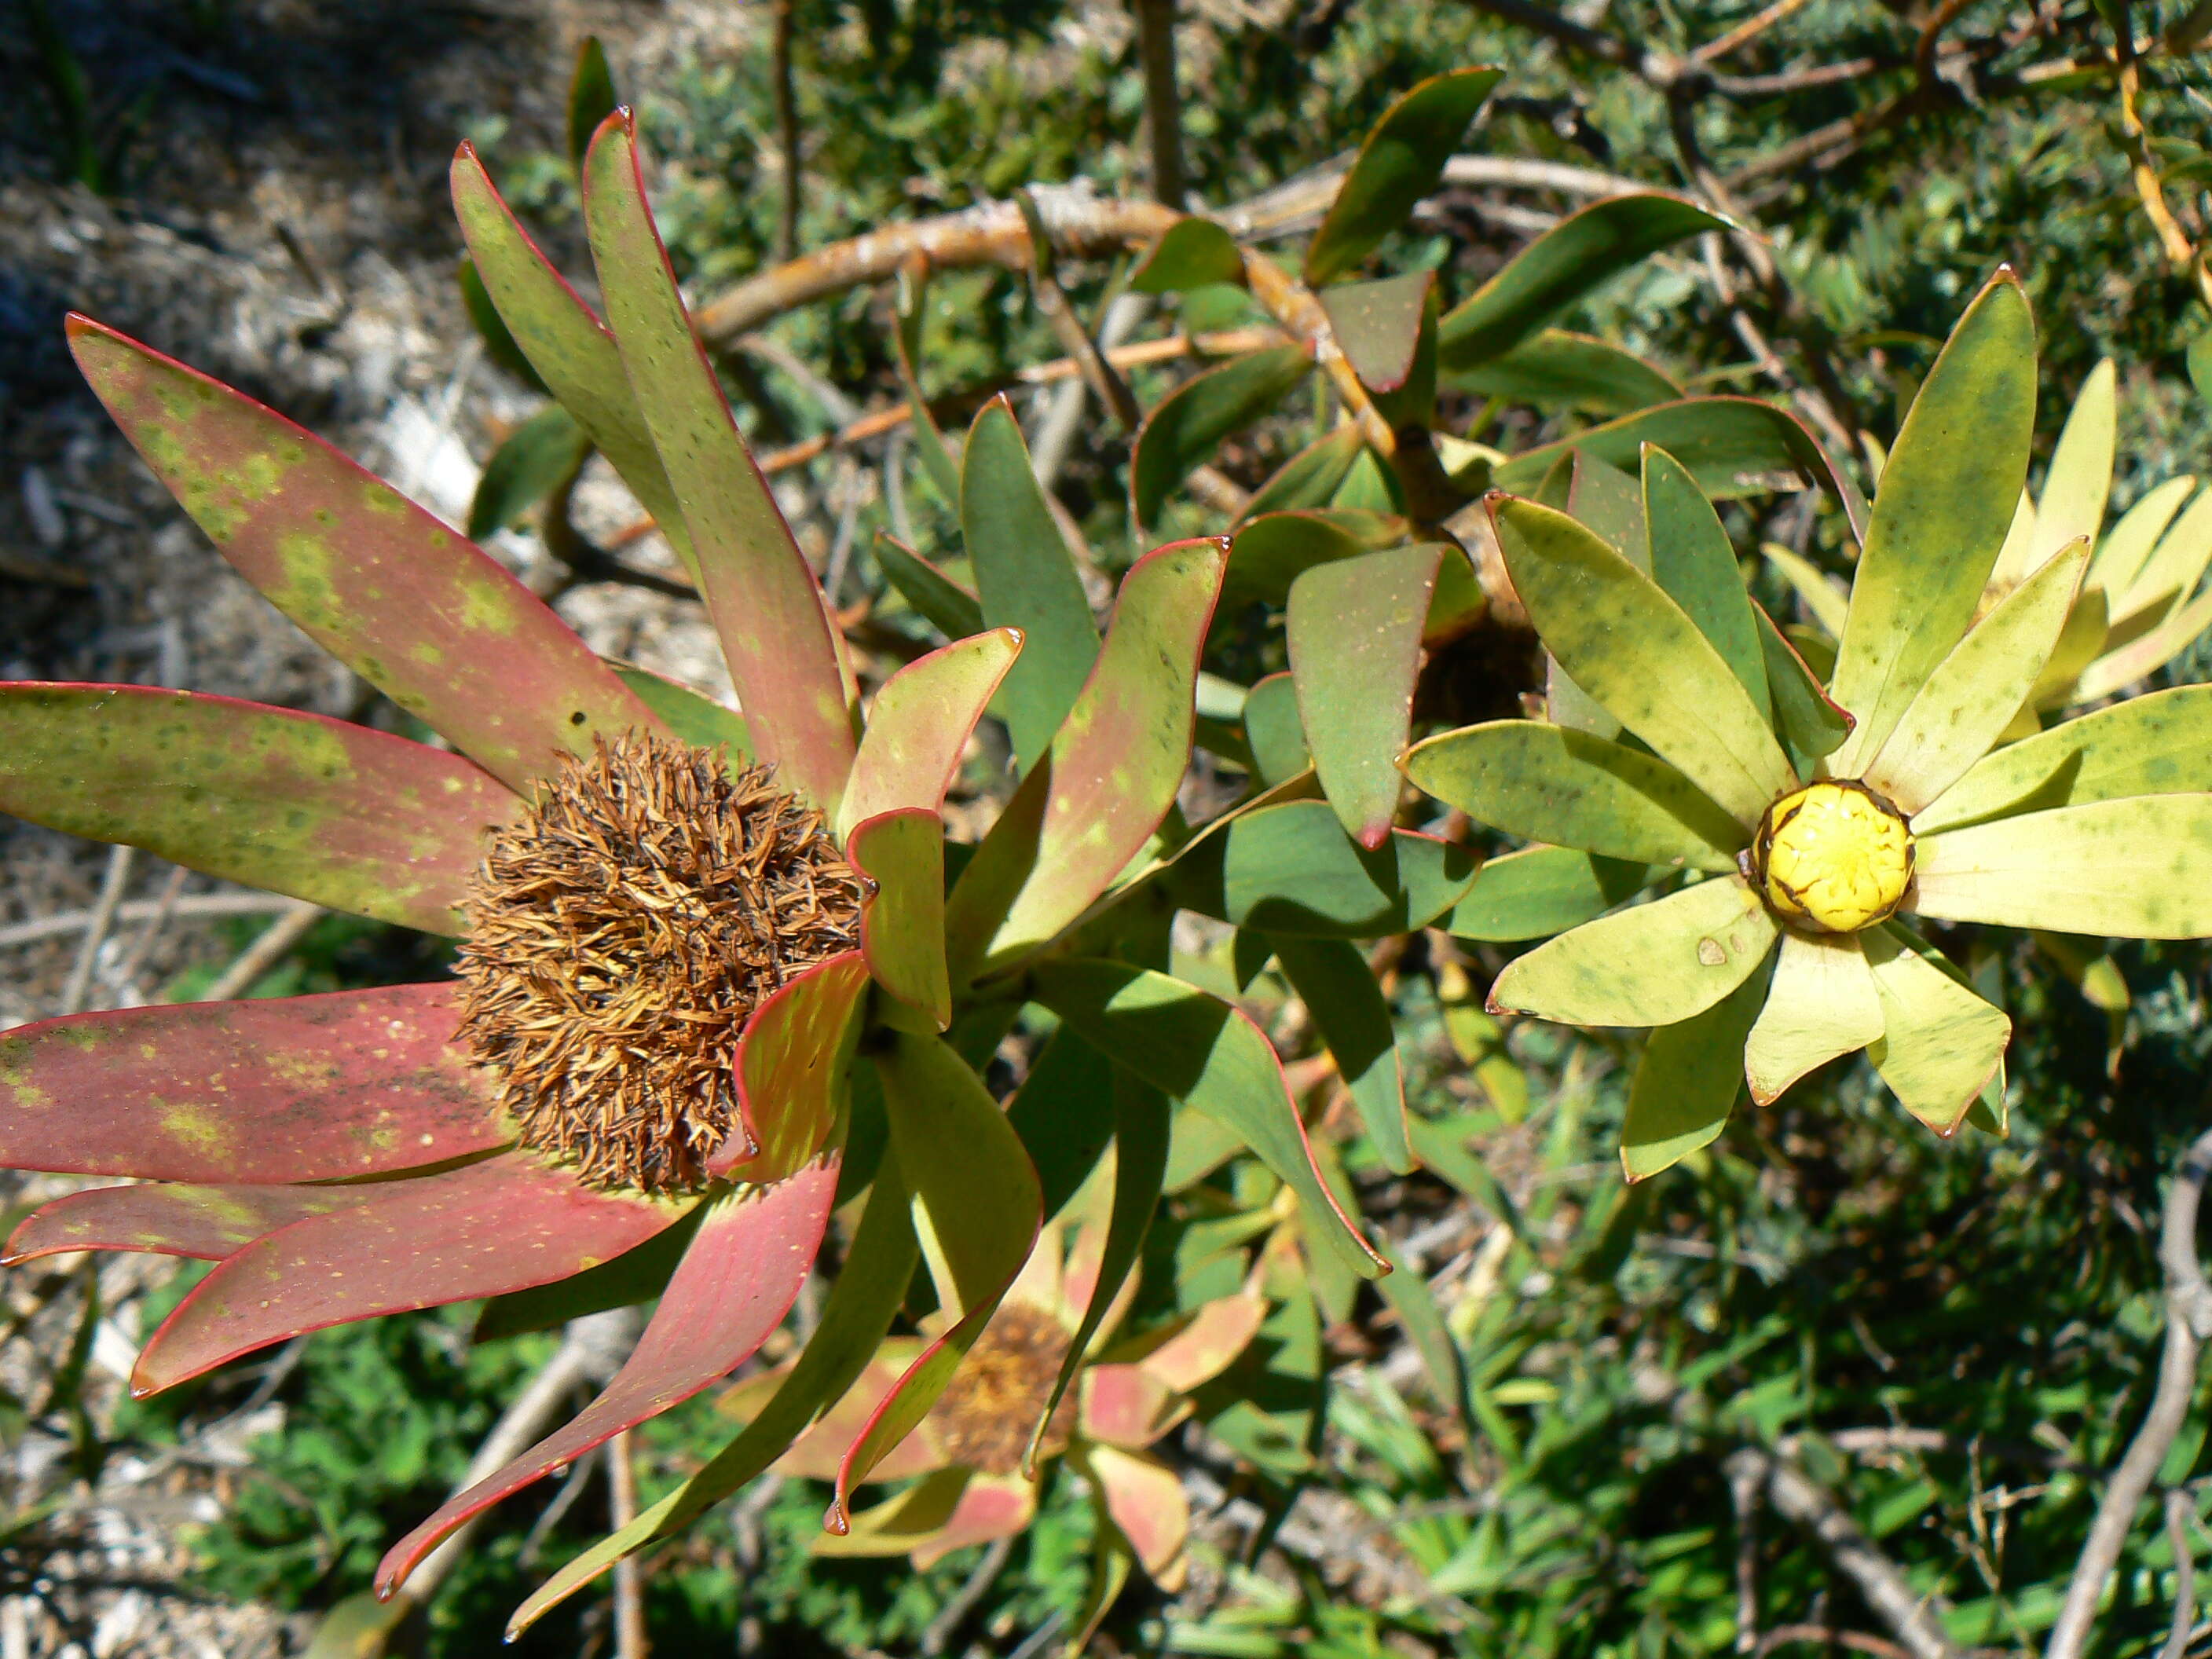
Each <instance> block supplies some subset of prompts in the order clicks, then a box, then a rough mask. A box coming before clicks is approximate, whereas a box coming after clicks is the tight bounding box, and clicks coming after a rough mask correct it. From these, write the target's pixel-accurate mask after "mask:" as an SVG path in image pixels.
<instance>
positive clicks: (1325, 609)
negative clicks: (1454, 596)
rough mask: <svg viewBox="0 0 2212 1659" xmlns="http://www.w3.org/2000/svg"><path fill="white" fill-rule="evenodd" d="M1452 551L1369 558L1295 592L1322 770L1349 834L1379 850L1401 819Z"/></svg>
mask: <svg viewBox="0 0 2212 1659" xmlns="http://www.w3.org/2000/svg"><path fill="white" fill-rule="evenodd" d="M1444 552H1445V550H1444V548H1443V546H1442V545H1440V544H1436V543H1429V544H1421V545H1417V546H1413V547H1396V548H1392V549H1391V550H1389V551H1388V552H1384V553H1368V554H1363V555H1362V556H1360V557H1358V558H1356V559H1342V560H1339V561H1337V562H1334V563H1330V564H1323V565H1316V566H1315V567H1314V568H1312V569H1310V570H1309V571H1307V572H1306V573H1305V574H1304V575H1302V576H1300V577H1299V578H1298V579H1297V580H1296V581H1294V582H1292V583H1291V606H1290V617H1289V621H1288V623H1287V632H1288V635H1289V641H1290V651H1291V681H1292V683H1293V684H1296V686H1297V692H1298V718H1299V720H1300V721H1301V722H1302V723H1303V724H1304V727H1305V733H1306V742H1307V744H1308V745H1309V746H1310V748H1311V749H1312V750H1313V757H1314V770H1315V771H1316V773H1318V774H1319V775H1320V776H1321V785H1322V790H1323V791H1324V792H1325V793H1327V794H1328V804H1329V805H1331V806H1334V808H1335V809H1336V816H1337V817H1338V819H1339V820H1340V822H1341V823H1343V825H1344V828H1345V832H1346V834H1347V835H1350V836H1353V837H1355V838H1356V839H1357V840H1358V842H1359V844H1360V845H1361V846H1362V847H1364V848H1368V849H1369V850H1370V852H1371V851H1373V850H1374V849H1375V848H1378V847H1380V846H1382V844H1383V841H1384V840H1385V839H1386V838H1387V837H1388V836H1389V833H1390V822H1391V820H1392V819H1393V818H1394V817H1396V815H1397V811H1398V791H1399V789H1400V787H1401V785H1402V783H1403V781H1404V780H1403V779H1402V778H1401V776H1400V775H1399V772H1398V756H1399V754H1400V752H1401V750H1403V749H1404V748H1405V747H1406V739H1407V732H1408V731H1409V729H1410V726H1411V723H1412V720H1413V678H1414V676H1415V675H1416V674H1417V673H1418V672H1419V670H1420V665H1421V629H1422V625H1423V623H1425V620H1426V619H1427V617H1428V614H1429V596H1430V595H1431V593H1432V592H1434V591H1435V589H1436V585H1437V567H1438V566H1439V565H1440V564H1441V563H1442V562H1443V555H1444Z"/></svg>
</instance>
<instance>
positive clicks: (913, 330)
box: [891, 259, 975, 639]
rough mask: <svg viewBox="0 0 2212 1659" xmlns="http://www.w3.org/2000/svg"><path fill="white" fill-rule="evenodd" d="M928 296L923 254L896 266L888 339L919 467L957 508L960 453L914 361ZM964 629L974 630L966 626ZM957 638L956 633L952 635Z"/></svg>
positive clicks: (927, 266)
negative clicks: (948, 439)
mask: <svg viewBox="0 0 2212 1659" xmlns="http://www.w3.org/2000/svg"><path fill="white" fill-rule="evenodd" d="M928 300H929V264H928V261H927V260H926V259H919V260H909V261H908V263H907V264H904V265H902V266H901V267H900V270H899V274H898V280H897V282H896V283H895V284H894V285H893V287H892V290H891V308H892V321H893V323H894V326H893V328H892V330H891V343H892V345H893V346H895V347H896V349H897V356H898V374H899V385H900V386H901V388H902V390H903V391H904V392H906V403H907V409H908V412H909V413H910V414H911V415H912V416H913V427H914V443H915V450H916V452H917V453H919V454H920V455H921V465H922V470H923V471H926V472H927V473H928V474H929V480H930V482H931V483H933V484H935V485H936V486H937V491H938V494H939V495H942V496H944V497H945V505H946V506H947V507H953V508H956V509H957V507H958V506H959V504H960V458H959V457H958V456H957V455H955V454H954V453H952V447H951V444H949V443H947V442H946V441H945V433H944V431H943V430H942V429H941V428H939V426H938V424H937V416H935V415H933V414H932V413H931V412H930V408H929V399H928V398H926V397H924V396H923V395H922V392H921V372H920V370H919V369H918V368H917V367H916V365H917V364H918V363H919V362H920V361H921V327H922V322H923V319H924V318H925V317H926V316H927V303H928ZM960 632H962V633H973V632H975V629H962V630H960ZM953 637H954V638H955V639H957V638H958V637H959V634H958V633H955V634H954V635H953Z"/></svg>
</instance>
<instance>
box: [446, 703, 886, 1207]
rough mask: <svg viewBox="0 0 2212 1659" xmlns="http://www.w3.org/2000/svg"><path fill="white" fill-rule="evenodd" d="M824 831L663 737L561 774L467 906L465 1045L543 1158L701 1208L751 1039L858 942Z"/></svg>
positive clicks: (762, 780)
mask: <svg viewBox="0 0 2212 1659" xmlns="http://www.w3.org/2000/svg"><path fill="white" fill-rule="evenodd" d="M468 915H469V933H468V937H467V939H465V941H464V942H463V944H462V945H461V949H460V957H459V963H458V964H457V967H456V971H457V972H458V973H459V975H460V979H461V981H462V992H461V999H460V1001H461V1035H462V1036H463V1038H464V1040H465V1041H466V1042H467V1043H468V1044H469V1046H470V1048H471V1051H472V1052H473V1054H474V1055H475V1057H476V1059H477V1060H478V1061H479V1062H480V1063H481V1064H483V1065H485V1066H489V1067H491V1068H492V1069H493V1070H494V1071H495V1073H497V1074H498V1077H499V1079H500V1091H501V1103H502V1104H503V1105H504V1107H505V1108H506V1109H507V1112H508V1114H509V1115H511V1116H512V1117H513V1119H514V1121H515V1124H516V1127H517V1128H518V1130H519V1131H520V1138H521V1139H522V1142H523V1144H524V1145H526V1146H531V1147H533V1148H535V1149H537V1150H538V1151H540V1152H545V1153H548V1154H550V1155H551V1156H553V1157H555V1158H560V1159H562V1160H564V1161H566V1162H568V1163H570V1164H574V1166H575V1168H576V1170H577V1173H578V1176H579V1177H580V1179H581V1180H582V1181H584V1182H586V1183H588V1184H590V1185H593V1186H599V1187H627V1188H633V1189H635V1190H637V1191H641V1192H647V1193H659V1192H670V1191H676V1192H681V1191H687V1190H690V1189H694V1188H697V1187H698V1186H700V1185H701V1184H702V1182H703V1181H704V1179H705V1176H704V1173H703V1170H702V1160H703V1159H704V1158H706V1156H707V1155H708V1153H709V1152H713V1151H714V1148H715V1147H716V1146H720V1144H721V1142H722V1141H723V1139H725V1138H726V1136H727V1135H728V1134H729V1133H730V1131H731V1130H732V1127H735V1125H736V1123H737V1080H736V1073H735V1070H734V1066H735V1059H736V1054H737V1046H738V1036H739V1034H740V1032H741V1031H742V1030H744V1022H745V1018H746V1017H747V1016H748V1015H750V1013H751V1012H752V1011H753V1010H754V1008H756V1007H757V1006H759V1005H760V1003H761V1002H762V1001H763V1000H765V999H766V998H767V997H768V996H769V995H770V994H772V993H773V992H775V989H776V988H777V987H779V986H781V985H782V984H784V983H785V982H786V981H788V980H789V979H791V978H792V977H793V975H797V974H799V973H801V972H803V971H804V970H805V969H808V968H811V967H812V966H813V965H814V964H815V963H819V962H822V961H823V960H825V959H827V958H828V957H832V956H835V955H836V954H837V953H838V952H839V951H847V950H850V949H851V948H853V946H854V944H855V943H856V942H857V941H858V938H859V927H860V883H859V878H857V877H856V876H855V875H854V872H853V869H852V867H851V866H849V865H848V864H847V863H846V862H845V861H844V860H843V859H842V858H841V857H840V856H839V855H838V853H837V848H836V842H834V841H833V840H832V839H831V837H830V836H829V831H828V829H826V828H824V826H823V821H822V814H821V813H820V812H819V811H817V810H815V809H814V808H812V807H810V806H807V805H805V804H804V803H802V802H801V801H800V800H799V799H797V798H796V797H795V796H793V795H792V794H790V793H787V792H786V791H784V790H781V789H779V788H778V787H776V786H775V772H774V769H773V768H771V767H767V766H746V767H744V768H742V769H738V770H735V771H734V772H733V771H732V769H731V767H730V765H729V763H728V761H727V757H726V754H725V752H724V751H723V750H720V749H714V750H708V749H697V748H694V747H692V746H690V744H683V743H678V742H676V741H674V740H672V739H670V738H659V737H655V736H653V735H651V734H649V733H643V732H631V733H625V734H624V735H623V736H620V737H618V738H616V739H615V740H614V742H613V743H611V744H609V743H607V742H606V741H605V739H601V740H599V743H598V744H597V745H596V746H595V749H594V750H593V752H592V754H591V755H590V756H588V757H574V758H572V759H568V760H565V761H563V762H562V766H561V769H560V771H559V773H558V774H557V775H556V776H555V777H554V778H553V779H552V780H551V781H550V782H549V783H547V784H545V785H543V786H541V787H540V789H539V791H538V799H537V800H536V802H535V803H534V804H533V805H532V806H531V807H530V808H529V809H528V810H527V811H526V812H524V813H523V815H522V816H521V817H520V818H519V819H518V820H517V821H516V822H515V823H512V824H510V825H508V826H507V828H505V829H501V830H499V831H498V832H496V833H495V835H494V836H493V837H492V839H491V843H490V846H489V849H488V850H487V852H486V854H485V856H484V861H483V864H482V865H481V866H478V868H477V873H476V877H475V878H474V881H473V882H472V884H471V891H470V896H469V909H468Z"/></svg>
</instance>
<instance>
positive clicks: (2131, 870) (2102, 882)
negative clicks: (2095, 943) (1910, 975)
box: [1913, 794, 2212, 939]
mask: <svg viewBox="0 0 2212 1659" xmlns="http://www.w3.org/2000/svg"><path fill="white" fill-rule="evenodd" d="M1918 854H1919V861H1918V869H1917V874H1916V876H1915V878H1914V883H1913V892H1914V897H1913V908H1915V909H1916V910H1917V912H1918V913H1919V914H1920V915H1925V916H1936V917H1938V918H1941V919H1942V920H1943V921H1984V922H1989V923H1991V924H1992V925H1994V926H1996V927H2043V928H2048V929H2049V930H2050V931H2051V932H2052V933H2101V934H2106V935H2110V936H2112V937H2114V938H2121V939H2201V938H2203V937H2204V936H2206V935H2207V934H2212V794H2185V795H2136V796H2131V797H2130V798H2128V799H2122V800H2100V801H2092V802H2089V803H2087V805H2079V806H2061V807H2057V808H2054V809H2053V810H2051V811H2043V812H2030V813H2027V814H2026V815H2025V816H2023V817H2011V818H2000V819H1998V820H1997V821H1996V822H1995V823H1982V824H1976V825H1973V826H1972V827H1970V828H1966V829H1947V830H1945V831H1943V832H1942V834H1940V835H1931V836H1922V837H1921V838H1920V842H1919V847H1918Z"/></svg>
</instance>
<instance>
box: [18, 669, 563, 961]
mask: <svg viewBox="0 0 2212 1659" xmlns="http://www.w3.org/2000/svg"><path fill="white" fill-rule="evenodd" d="M519 810H520V801H519V799H517V798H516V797H515V795H514V794H513V793H512V792H510V791H509V790H508V789H507V787H506V786H505V785H503V784H501V782H500V781H498V780H497V779H496V778H494V777H493V776H492V775H490V774H489V773H488V772H486V771H484V770H483V769H482V768H480V767H477V766H474V765H472V764H471V763H469V762H467V761H465V760H463V759H462V758H461V757H459V756H458V755H449V754H447V753H446V752H445V751H444V750H440V749H433V748H430V747H429V746H428V744H419V743H410V742H409V741H408V740H407V739H406V738H395V737H391V736H388V735H386V733H384V732H374V731H371V730H370V729H369V728H368V727H367V726H349V725H348V724H346V723H345V722H344V721H343V720H326V719H325V718H324V717H323V716H322V715H320V714H299V713H297V712H295V711H294V710H291V709H287V708H267V707H264V705H262V704H260V703H253V702H238V701H236V700H235V699H234V698H230V697H212V696H203V695H201V694H199V693H197V692H191V691H167V690H160V689H158V688H155V687H152V686H138V685H52V684H14V685H0V811H5V812H12V813H14V814H15V816H16V817H21V818H28V819H30V820H31V821H32V822H33V823H43V824H45V825H46V826H47V827H48V828H49V829H61V830H65V831H67V832H68V833H69V834H70V835H73V836H88V837H89V838H91V839H92V840H94V841H110V842H129V843H130V844H131V846H134V847H143V848H146V849H147V850H148V851H149V852H151V853H156V854H160V855H161V857H163V858H165V859H167V860H171V861H172V862H173V863H177V864H182V865H185V866H189V867H191V868H192V869H194V870H199V871H204V872H206V873H207V874H209V875H211V876H219V877H221V878H223V879H224V880H227V881H240V882H245V883H246V884H249V885H252V886H255V887H262V888H266V889H268V890H270V891H272V892H278V893H289V894H290V895H291V896H293V897H295V898H303V899H311V900H313V902H316V903H318V904H326V905H329V906H330V907H331V908H333V909H338V910H349V911H351V912H353V913H354V914H355V915H364V916H372V917H374V918H375V919H376V920H377V921H390V922H397V923H398V925H400V926H401V927H419V928H422V930H423V931H424V932H425V933H460V932H461V930H462V925H463V924H462V917H461V901H462V896H463V894H464V892H465V889H466V886H467V883H468V878H469V875H470V872H471V871H473V870H474V869H475V868H476V866H477V860H479V859H480V858H482V856H483V838H484V836H485V834H486V832H487V831H488V830H489V829H493V828H494V827H495V826H496V825H498V824H500V823H502V822H504V821H505V820H506V819H507V818H509V817H513V815H514V813H515V812H516V811H519Z"/></svg>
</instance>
